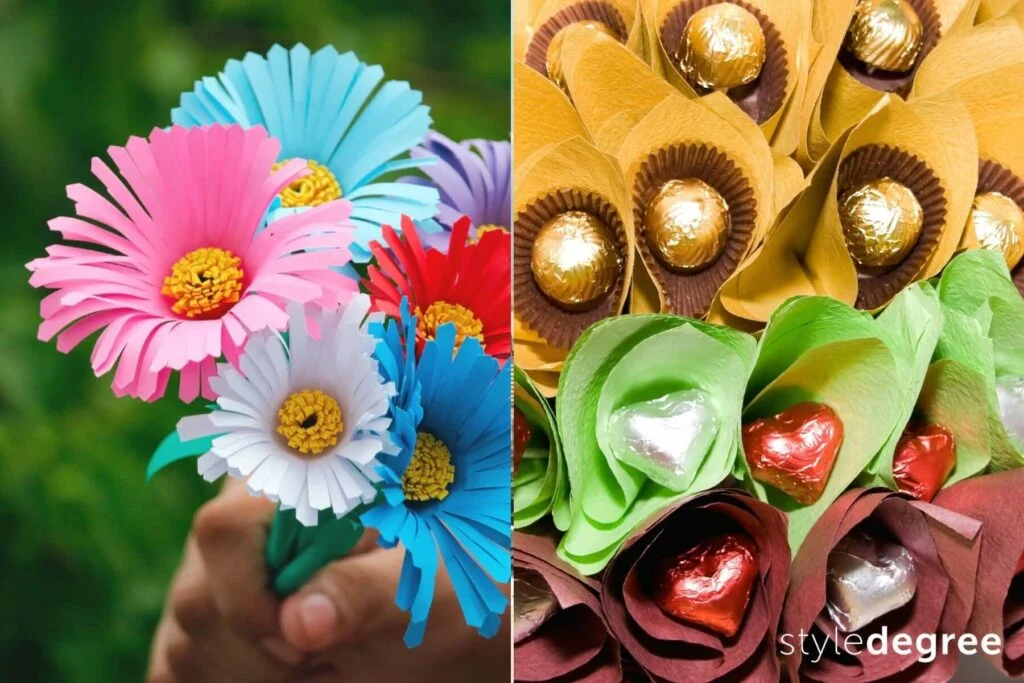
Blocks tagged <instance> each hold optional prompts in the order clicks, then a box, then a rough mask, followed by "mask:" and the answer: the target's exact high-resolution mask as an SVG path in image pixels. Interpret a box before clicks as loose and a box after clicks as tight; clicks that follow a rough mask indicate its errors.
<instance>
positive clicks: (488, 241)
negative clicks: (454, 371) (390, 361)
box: [364, 216, 512, 360]
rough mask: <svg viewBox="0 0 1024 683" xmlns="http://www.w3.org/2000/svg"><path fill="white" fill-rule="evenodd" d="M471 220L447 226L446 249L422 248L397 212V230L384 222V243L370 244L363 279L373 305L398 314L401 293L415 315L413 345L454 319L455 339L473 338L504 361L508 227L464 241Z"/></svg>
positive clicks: (507, 334) (408, 220)
mask: <svg viewBox="0 0 1024 683" xmlns="http://www.w3.org/2000/svg"><path fill="white" fill-rule="evenodd" d="M469 228H470V220H469V218H466V217H463V218H461V219H459V220H458V221H456V222H455V225H454V226H452V237H451V243H450V246H449V248H448V253H447V254H445V253H442V252H440V251H438V250H436V249H429V248H428V249H424V247H423V244H422V243H421V242H420V238H419V236H418V235H417V234H416V227H415V225H414V224H413V221H412V219H411V218H409V217H407V216H402V235H401V237H399V236H398V235H397V234H396V233H395V231H394V230H393V229H392V228H391V227H390V226H384V229H383V233H384V242H385V243H386V246H385V245H381V244H380V243H378V242H372V243H371V244H370V252H371V253H372V254H373V256H374V259H375V260H376V264H375V265H371V266H370V267H369V269H368V270H367V274H368V276H369V277H368V280H366V281H364V284H365V285H366V288H367V290H368V291H369V293H370V297H371V298H372V300H373V307H374V309H375V310H378V311H383V312H384V313H386V314H387V315H389V316H392V317H394V318H398V317H400V312H399V306H400V305H401V302H402V298H403V297H406V298H408V299H409V306H410V308H412V310H413V312H414V313H415V314H416V318H417V329H416V336H417V345H416V348H417V349H418V350H420V351H422V349H423V344H424V343H425V342H426V341H427V340H430V339H433V338H434V334H435V332H436V330H437V328H438V327H440V326H441V325H444V324H445V323H454V324H455V327H456V332H457V335H456V341H457V342H458V343H461V342H462V341H463V340H464V339H467V338H470V337H474V338H476V339H478V340H479V341H480V343H481V345H482V346H483V348H484V351H485V352H486V353H487V354H488V355H490V356H493V357H495V358H497V359H499V360H505V359H507V358H508V357H509V355H510V354H511V351H512V339H511V329H510V315H509V310H510V308H511V306H512V288H511V284H510V282H511V245H510V242H509V235H508V233H507V232H504V231H500V230H492V231H488V232H485V233H483V234H482V235H481V236H480V239H479V241H478V242H475V243H473V244H466V238H467V236H468V234H469Z"/></svg>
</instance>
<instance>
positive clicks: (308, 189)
mask: <svg viewBox="0 0 1024 683" xmlns="http://www.w3.org/2000/svg"><path fill="white" fill-rule="evenodd" d="M288 161H291V160H290V159H288V160H285V161H279V162H278V163H276V164H274V168H273V170H274V171H276V170H277V169H279V168H281V166H283V165H284V164H286V163H288ZM306 164H307V165H308V166H309V170H310V171H312V173H310V174H309V175H306V176H303V177H302V178H296V179H295V180H293V181H292V182H291V184H290V185H289V186H288V187H286V188H284V189H283V190H281V205H282V206H284V207H286V208H294V207H297V206H319V205H321V204H326V203H327V202H333V201H334V200H335V199H341V185H340V184H338V179H337V178H335V177H334V174H333V173H331V171H330V170H329V169H328V168H327V167H326V166H322V165H320V164H318V163H316V162H315V161H313V160H312V159H310V160H308V161H306Z"/></svg>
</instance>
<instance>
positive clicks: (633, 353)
mask: <svg viewBox="0 0 1024 683" xmlns="http://www.w3.org/2000/svg"><path fill="white" fill-rule="evenodd" d="M755 349H756V343H755V341H754V338H753V337H751V336H750V335H748V334H746V333H743V332H738V331H736V330H732V329H729V328H725V327H719V326H717V325H710V324H707V323H702V322H698V321H694V320H690V319H688V318H682V317H679V316H673V315H627V316H620V317H617V318H611V319H607V320H602V321H600V322H598V323H596V324H594V325H593V326H591V327H590V328H589V329H588V330H587V331H586V332H584V333H583V335H582V336H581V337H580V339H579V340H578V341H577V342H576V344H575V346H573V348H572V350H571V351H570V353H569V356H568V358H567V359H566V363H565V370H564V371H563V373H562V376H561V379H560V381H559V385H558V410H557V420H558V432H559V434H560V435H561V438H562V447H563V450H564V453H565V460H566V464H567V466H568V472H569V494H570V508H571V511H572V519H571V521H570V524H569V528H568V530H567V532H566V534H565V536H564V537H563V539H562V542H561V544H560V545H559V548H558V554H559V556H560V557H561V558H562V559H563V560H565V561H566V562H568V563H569V564H571V565H572V566H573V567H574V568H575V569H576V570H577V571H579V572H580V573H582V574H595V573H597V572H599V571H600V570H601V569H603V568H604V566H605V565H606V564H607V563H608V561H609V560H610V559H611V557H612V555H613V554H614V553H615V551H616V550H617V549H618V548H619V546H620V545H621V544H622V543H623V542H624V541H625V538H626V536H627V535H628V534H629V533H630V531H632V530H633V528H634V527H636V526H637V525H638V524H640V523H641V522H642V521H643V520H645V519H646V518H647V517H649V516H650V515H651V514H653V513H654V512H656V511H657V510H659V509H661V508H662V507H664V506H666V505H669V504H670V503H672V502H673V501H675V500H677V499H678V498H680V497H681V496H685V495H688V494H692V493H695V492H698V491H703V490H706V489H708V488H711V487H713V486H715V485H717V484H719V483H721V482H722V481H723V480H724V479H726V478H727V477H728V476H729V474H730V473H731V472H732V469H733V465H734V463H735V460H736V455H737V453H738V452H739V449H740V412H741V410H742V405H743V387H744V386H745V385H746V379H747V376H748V375H749V373H750V369H751V368H752V366H753V361H754V354H755ZM687 389H696V390H700V391H703V392H705V394H706V396H707V398H709V399H710V403H711V405H712V407H713V409H714V412H715V414H716V416H717V419H718V431H717V433H716V434H715V438H714V441H713V442H712V445H711V447H710V450H709V451H708V452H707V453H706V454H705V455H704V458H703V460H702V461H701V463H700V465H699V467H698V468H697V470H696V473H695V475H694V476H693V478H692V480H691V481H690V483H689V485H687V486H686V487H685V489H683V490H672V489H669V488H666V487H665V486H662V485H659V484H657V483H655V482H653V481H651V480H650V479H648V478H647V476H646V475H644V474H643V473H642V472H640V471H639V470H637V469H635V468H633V467H631V466H629V465H626V464H624V463H622V462H620V461H618V460H617V459H616V458H615V457H613V456H612V455H611V454H610V453H606V452H605V450H604V449H603V447H602V444H605V443H607V442H608V437H609V435H608V433H607V431H608V428H609V420H608V419H607V418H608V416H609V415H610V414H611V413H612V411H614V410H615V409H617V408H620V407H623V406H625V405H633V404H637V403H639V402H643V401H647V400H651V399H655V398H658V397H660V396H664V395H666V394H671V393H673V392H676V391H681V390H687Z"/></svg>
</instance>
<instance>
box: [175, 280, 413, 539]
mask: <svg viewBox="0 0 1024 683" xmlns="http://www.w3.org/2000/svg"><path fill="white" fill-rule="evenodd" d="M369 309H370V300H369V297H367V296H365V295H357V296H354V297H353V298H352V300H351V301H350V302H349V303H348V305H347V306H344V307H343V308H339V309H335V310H326V311H317V312H314V313H312V314H310V315H309V316H308V317H307V314H306V312H305V311H304V309H303V308H302V307H301V306H298V305H295V306H292V307H290V308H289V309H288V314H289V319H290V322H289V327H288V341H287V343H286V342H285V341H284V339H282V338H281V337H280V336H279V335H277V334H276V333H273V332H267V333H265V334H261V335H257V336H255V337H253V338H252V339H251V340H250V341H249V343H248V344H247V345H246V347H245V352H244V353H243V354H242V356H241V358H240V360H239V363H238V366H239V368H240V370H241V371H239V369H236V368H235V367H233V366H232V365H231V364H228V363H221V364H219V365H218V366H217V368H218V376H217V377H214V378H211V380H210V384H211V387H212V388H213V390H214V391H215V392H216V393H217V395H218V396H219V398H218V399H217V409H216V410H214V411H212V412H210V413H206V414H203V415H195V416H191V417H186V418H183V419H182V420H181V421H180V422H179V423H178V434H179V436H180V438H181V439H182V440H183V441H187V440H191V439H196V438H200V437H203V436H214V435H217V436H216V438H215V439H213V442H212V447H211V449H210V450H209V451H208V452H207V453H206V454H204V455H203V456H202V457H200V458H199V474H201V475H202V476H203V478H204V479H206V480H207V481H213V480H215V479H218V478H220V477H221V476H223V475H224V474H225V473H226V474H230V475H231V476H233V477H239V478H243V479H245V480H246V483H247V486H248V488H249V492H250V493H252V494H253V495H263V496H266V497H267V498H269V499H271V500H273V501H275V502H279V503H280V505H281V507H282V508H283V509H292V508H294V509H295V514H296V518H297V519H298V520H299V521H300V522H302V523H303V524H305V525H306V526H315V525H316V523H317V516H318V511H319V510H326V509H327V508H331V509H332V510H333V512H334V514H335V515H337V516H339V517H340V516H341V515H344V514H347V513H348V512H350V511H351V510H352V509H353V508H355V507H357V506H358V505H359V504H361V503H369V502H371V501H373V499H374V498H375V497H376V495H377V491H376V488H375V487H374V483H376V482H378V481H380V479H379V477H378V476H377V474H376V472H375V467H376V466H377V460H376V457H377V455H378V454H380V453H387V454H393V453H395V452H396V451H397V449H395V448H394V447H393V446H392V443H391V439H390V437H389V435H388V429H389V427H390V426H391V419H390V418H389V417H387V414H388V399H389V397H390V396H391V395H392V394H393V393H394V386H393V385H392V384H391V383H386V382H385V381H384V379H383V378H382V377H381V376H380V374H379V373H378V371H377V361H376V359H375V358H374V356H373V350H374V347H375V345H376V341H375V339H374V338H373V337H372V336H371V335H370V334H369V333H368V332H367V324H368V323H369V322H370V319H372V318H374V316H370V317H369V318H368V317H367V313H368V311H369Z"/></svg>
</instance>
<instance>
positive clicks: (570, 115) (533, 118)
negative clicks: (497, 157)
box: [512, 62, 588, 166]
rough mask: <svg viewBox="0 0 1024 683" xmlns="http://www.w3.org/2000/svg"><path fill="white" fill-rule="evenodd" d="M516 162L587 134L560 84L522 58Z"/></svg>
mask: <svg viewBox="0 0 1024 683" xmlns="http://www.w3.org/2000/svg"><path fill="white" fill-rule="evenodd" d="M515 101H516V123H515V127H516V128H515V132H516V134H515V135H514V136H512V137H513V141H512V142H513V145H514V153H515V160H516V165H517V166H520V165H523V164H525V163H526V161H527V160H528V159H529V158H530V157H532V156H533V155H534V154H535V153H536V152H538V151H540V150H541V149H544V148H546V147H549V146H551V145H557V144H559V143H561V142H565V141H566V140H569V139H571V138H574V137H582V138H586V137H588V135H587V132H586V129H585V128H584V127H583V122H582V121H581V120H580V117H579V116H577V114H576V111H575V110H574V109H573V108H572V104H571V103H570V102H569V99H568V98H567V97H566V96H565V93H563V92H562V91H561V90H560V89H559V88H558V86H556V85H555V84H554V83H552V82H551V81H549V80H548V79H546V78H544V77H543V76H541V75H540V74H538V73H537V72H536V71H534V70H533V69H531V68H530V67H528V66H526V65H525V64H523V63H522V62H516V63H515Z"/></svg>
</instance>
